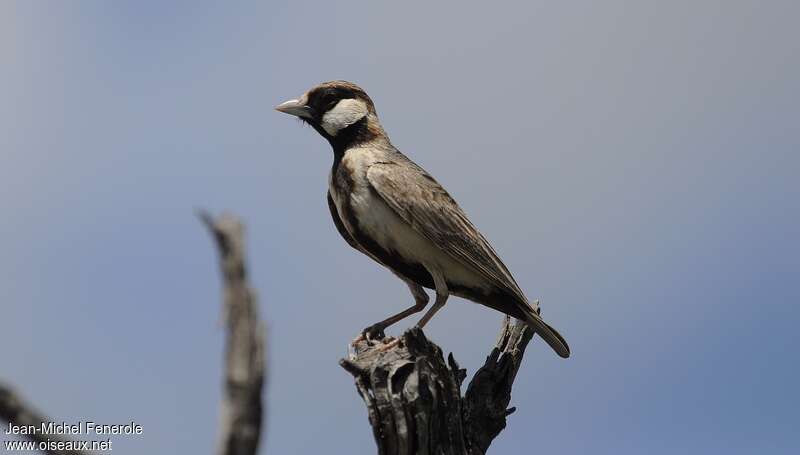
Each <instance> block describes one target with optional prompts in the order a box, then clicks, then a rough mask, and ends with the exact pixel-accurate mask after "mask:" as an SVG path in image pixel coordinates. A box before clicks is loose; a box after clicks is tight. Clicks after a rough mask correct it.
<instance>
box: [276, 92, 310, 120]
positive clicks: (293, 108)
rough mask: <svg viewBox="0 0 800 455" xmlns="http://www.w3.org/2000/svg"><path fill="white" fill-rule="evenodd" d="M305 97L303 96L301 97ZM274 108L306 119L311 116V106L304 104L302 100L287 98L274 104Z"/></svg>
mask: <svg viewBox="0 0 800 455" xmlns="http://www.w3.org/2000/svg"><path fill="white" fill-rule="evenodd" d="M303 98H305V97H303ZM275 110H276V111H278V112H283V113H285V114H289V115H295V116H297V117H302V118H306V119H310V118H311V108H310V107H308V106H306V105H305V103H303V101H302V100H289V101H286V102H284V103H281V104H279V105H277V106H275Z"/></svg>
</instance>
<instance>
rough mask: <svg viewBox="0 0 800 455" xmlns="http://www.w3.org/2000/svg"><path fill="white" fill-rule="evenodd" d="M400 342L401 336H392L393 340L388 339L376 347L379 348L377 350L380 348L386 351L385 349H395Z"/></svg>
mask: <svg viewBox="0 0 800 455" xmlns="http://www.w3.org/2000/svg"><path fill="white" fill-rule="evenodd" d="M399 344H400V338H392V341H388V342H386V343H383V344H381V345H379V346H378V347H376V348H375V349H377V350H379V351H381V352H385V351H388V350H390V349H393V348H394V347H396V346H397V345H399Z"/></svg>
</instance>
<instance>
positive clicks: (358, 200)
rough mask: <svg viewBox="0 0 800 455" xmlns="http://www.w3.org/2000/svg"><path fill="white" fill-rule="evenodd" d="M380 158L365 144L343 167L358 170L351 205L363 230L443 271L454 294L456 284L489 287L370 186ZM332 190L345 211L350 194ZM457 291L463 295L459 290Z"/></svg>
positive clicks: (406, 255) (412, 258) (352, 152)
mask: <svg viewBox="0 0 800 455" xmlns="http://www.w3.org/2000/svg"><path fill="white" fill-rule="evenodd" d="M380 160H381V156H380V152H376V151H374V150H372V149H370V148H368V147H365V148H358V149H350V150H348V151H347V154H346V155H345V157H344V159H343V160H342V162H341V166H347V167H348V168H350V169H353V170H354V171H355V172H354V173H353V186H352V192H351V193H350V195H349V197H350V207H351V208H352V209H353V211H354V214H355V217H356V219H358V221H359V228H360V229H361V231H362V232H364V233H365V234H367V235H369V236H370V237H371V238H372V239H373V240H375V241H376V242H377V243H378V244H380V245H381V246H382V247H383V248H385V249H387V250H390V251H394V252H396V253H398V254H399V255H400V256H402V257H404V258H405V259H406V260H407V261H408V262H412V263H418V264H422V266H424V267H425V268H426V269H427V270H429V271H431V270H436V271H439V273H441V274H442V275H443V276H444V278H445V280H446V281H447V283H448V284H449V285H450V287H451V293H452V287H453V286H452V285H453V284H459V285H462V286H466V287H473V288H484V289H486V286H487V280H486V279H484V278H483V277H482V276H481V275H479V274H478V273H476V272H475V271H474V270H472V269H470V268H468V267H466V266H464V265H462V264H461V263H460V262H458V261H457V260H455V259H454V258H453V257H452V256H450V255H449V254H447V253H445V252H444V251H442V250H441V249H440V248H439V247H437V246H436V244H434V243H433V242H431V241H430V240H428V238H426V237H425V236H423V235H422V234H420V233H419V232H417V231H416V230H414V228H412V227H411V225H409V224H408V223H406V221H405V220H403V219H402V218H401V217H400V216H399V215H398V214H397V212H395V211H394V210H393V209H392V208H391V207H389V205H388V204H386V202H385V201H384V200H383V198H381V197H380V196H379V195H377V194H376V193H375V191H374V190H371V189H370V186H369V182H368V181H367V169H368V168H369V166H370V165H371V164H372V163H374V162H376V161H380ZM329 189H330V192H331V197H332V198H333V201H334V204H335V205H336V208H337V210H339V213H342V210H341V207H342V206H343V203H344V200H343V198H344V197H347V195H342V194H338V193H337V192H336V188H335V187H334V186H333V185H329ZM342 223H343V224H344V225H345V228H346V229H347V230H348V231H350V232H352V231H353V227H352V226H349V223H348V221H347V220H346V219H345V218H344V217H343V218H342ZM376 260H377V259H376ZM454 294H455V295H459V293H458V292H455V293H454Z"/></svg>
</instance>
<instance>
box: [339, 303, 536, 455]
mask: <svg viewBox="0 0 800 455" xmlns="http://www.w3.org/2000/svg"><path fill="white" fill-rule="evenodd" d="M532 337H533V331H532V330H531V329H530V328H529V327H528V326H527V325H526V324H524V323H522V322H520V321H515V322H514V323H513V324H512V323H511V320H510V319H509V318H506V319H505V321H504V323H503V328H502V330H501V331H500V336H499V337H498V340H497V344H496V346H495V347H494V348H493V349H492V352H491V353H490V354H489V356H488V357H487V358H486V362H485V363H484V365H483V366H482V367H481V368H480V369H479V370H478V371H477V372H476V373H475V376H474V377H473V378H472V381H470V384H469V386H468V387H467V392H466V394H465V395H464V396H463V397H462V396H461V391H460V389H461V383H462V382H463V381H464V379H465V378H466V372H465V370H462V369H460V368H459V366H458V364H457V363H456V361H455V359H454V358H453V355H452V354H450V355H449V356H448V358H447V364H445V361H444V357H443V356H442V350H441V349H440V348H439V346H437V345H436V344H434V343H432V342H431V341H429V340H428V339H427V338H426V337H425V334H424V333H423V332H422V330H420V329H417V328H414V329H411V330H409V331H408V332H406V333H405V334H403V336H402V337H401V338H400V343H399V344H398V345H396V346H394V347H392V348H390V349H386V350H384V349H382V346H381V344H373V343H369V342H367V341H361V342H358V343H357V345H356V346H355V353H354V354H352V355H351V356H350V358H349V359H342V361H341V362H340V364H341V365H342V367H344V369H345V370H347V371H348V372H350V373H351V374H352V375H353V377H354V378H355V382H356V389H357V390H358V393H359V394H360V395H361V398H362V399H363V400H364V403H365V404H366V405H367V412H368V416H369V422H370V425H372V432H373V435H374V437H375V442H376V444H377V445H378V453H379V454H380V455H412V454H415V455H422V454H425V455H427V454H430V455H434V454H436V455H438V454H448V455H483V454H485V453H486V450H487V449H488V448H489V445H490V444H491V443H492V440H493V439H494V438H495V437H496V436H497V435H498V434H500V432H501V431H502V430H503V429H504V428H505V426H506V417H507V416H508V415H509V414H511V413H512V412H514V408H510V409H509V408H508V404H509V402H510V401H511V387H512V386H513V384H514V378H515V377H516V374H517V371H518V370H519V367H520V364H521V363H522V357H523V355H524V354H525V348H526V347H527V345H528V343H529V342H530V340H531V338H532Z"/></svg>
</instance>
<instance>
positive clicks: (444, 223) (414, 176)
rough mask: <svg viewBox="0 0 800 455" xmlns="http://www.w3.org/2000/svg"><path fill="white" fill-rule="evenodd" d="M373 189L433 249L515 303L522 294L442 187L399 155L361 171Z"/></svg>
mask: <svg viewBox="0 0 800 455" xmlns="http://www.w3.org/2000/svg"><path fill="white" fill-rule="evenodd" d="M367 180H368V181H369V183H370V184H371V185H372V187H373V189H374V190H375V192H377V193H378V194H379V195H380V196H381V198H383V200H384V201H386V203H387V204H388V205H389V206H390V207H391V208H392V209H393V210H394V211H395V212H397V214H398V215H400V217H401V218H403V220H405V221H406V222H407V223H409V224H410V225H411V226H412V227H413V228H414V230H416V231H417V232H419V233H420V234H422V235H423V236H425V237H426V238H428V239H429V240H430V241H432V242H433V243H434V244H436V245H437V246H438V247H439V248H441V249H442V250H443V251H445V252H446V253H447V254H449V255H450V256H451V257H453V258H454V259H456V260H457V261H459V262H460V263H461V264H463V265H465V266H467V267H469V268H471V269H473V270H475V271H476V272H478V273H480V274H481V275H482V276H484V277H485V278H486V279H487V280H490V281H491V282H492V283H493V284H494V285H496V286H498V287H500V288H501V289H505V290H507V291H509V292H510V293H511V294H512V295H514V296H516V297H517V298H518V299H519V301H520V302H524V303H527V299H526V298H525V295H524V294H523V293H522V291H521V290H520V288H519V286H518V285H517V282H516V281H515V280H514V278H513V277H512V276H511V273H510V272H509V271H508V269H507V268H506V266H505V265H504V264H503V262H502V261H501V260H500V258H499V257H498V256H497V253H495V251H494V249H492V247H491V245H489V242H488V241H487V240H486V239H485V238H484V237H483V235H481V233H480V232H478V230H477V229H476V228H475V226H474V225H473V224H472V222H470V220H469V219H467V216H466V214H465V213H464V211H463V210H461V207H459V206H458V204H457V203H456V201H454V200H453V198H452V197H450V195H449V194H448V193H447V191H446V190H445V189H444V188H442V186H441V185H440V184H439V183H438V182H437V181H436V180H435V179H434V178H433V177H431V176H430V175H429V174H428V173H427V172H425V170H424V169H422V168H421V167H419V166H417V165H416V164H415V163H414V162H412V161H411V160H409V159H408V158H406V157H405V156H404V155H401V154H397V158H396V160H393V161H384V162H378V163H375V164H373V165H371V166H370V167H369V169H367Z"/></svg>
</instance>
